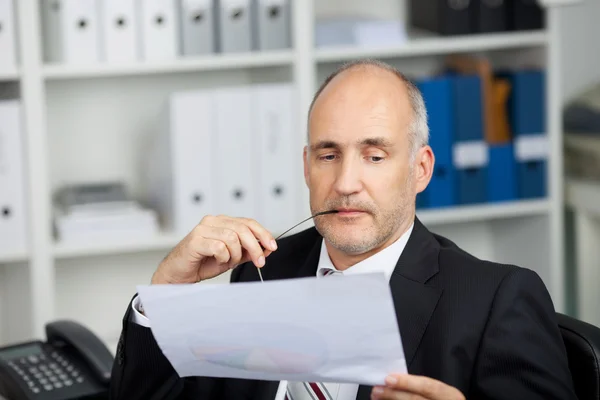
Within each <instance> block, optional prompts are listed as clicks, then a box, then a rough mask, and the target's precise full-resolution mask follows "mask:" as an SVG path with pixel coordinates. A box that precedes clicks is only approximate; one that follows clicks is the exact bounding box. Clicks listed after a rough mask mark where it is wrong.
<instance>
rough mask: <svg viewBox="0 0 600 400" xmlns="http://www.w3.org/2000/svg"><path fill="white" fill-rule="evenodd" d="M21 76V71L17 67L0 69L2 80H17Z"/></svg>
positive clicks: (0, 79)
mask: <svg viewBox="0 0 600 400" xmlns="http://www.w3.org/2000/svg"><path fill="white" fill-rule="evenodd" d="M19 78H20V73H19V71H18V70H17V69H16V68H11V69H0V82H6V81H16V80H18V79H19Z"/></svg>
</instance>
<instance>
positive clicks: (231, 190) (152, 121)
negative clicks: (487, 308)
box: [0, 0, 600, 351]
mask: <svg viewBox="0 0 600 400" xmlns="http://www.w3.org/2000/svg"><path fill="white" fill-rule="evenodd" d="M599 17H600V2H598V0H580V1H578V0H538V1H535V0H370V1H363V0H220V1H217V0H0V346H3V345H8V344H12V343H17V342H20V341H24V340H30V339H33V338H39V339H43V338H44V337H45V332H44V327H45V325H46V324H47V323H48V322H51V321H55V320H57V319H71V320H75V321H78V322H80V323H82V324H84V325H85V326H87V327H88V328H90V329H91V330H92V331H93V332H94V333H95V334H96V335H97V336H98V337H99V338H100V339H101V340H102V341H103V342H104V343H105V344H106V345H107V346H108V347H109V348H110V349H111V351H114V350H115V348H116V345H117V341H118V338H119V334H120V330H121V323H122V317H123V315H124V313H125V311H126V307H127V305H128V303H129V301H130V299H131V298H132V296H133V295H134V294H135V292H136V285H139V284H147V283H149V281H150V278H151V275H152V273H153V271H154V270H155V268H156V266H157V265H158V263H159V262H160V261H161V260H162V258H163V257H164V256H165V255H166V254H167V252H168V251H169V250H170V249H171V248H172V247H173V246H175V244H176V243H177V242H178V241H179V240H181V238H183V236H184V235H185V234H186V233H187V232H189V230H190V229H191V228H192V227H193V226H194V225H195V224H196V223H197V222H198V221H199V220H200V219H201V218H202V216H204V215H206V214H216V213H224V214H230V215H236V216H247V217H253V218H256V219H257V220H258V221H259V222H261V223H262V224H263V225H264V226H265V227H266V228H268V229H270V230H271V231H272V232H273V233H274V234H275V235H277V234H278V233H282V232H284V231H285V230H287V229H288V228H290V227H291V226H293V225H294V224H296V223H297V222H299V221H301V220H302V219H304V218H306V217H307V216H309V208H308V195H307V192H306V188H305V185H304V181H303V177H302V157H301V154H302V146H303V145H304V143H305V135H306V130H305V125H306V111H307V108H308V105H309V103H310V101H311V99H312V96H313V94H314V91H315V90H316V88H317V87H318V85H319V84H320V82H321V81H322V80H323V79H324V78H325V77H326V76H327V75H328V74H329V73H331V72H333V71H334V70H335V68H337V67H338V66H340V65H342V64H343V63H345V62H347V61H352V60H356V59H361V58H375V59H379V60H383V61H386V62H388V63H390V64H392V65H394V66H396V67H398V68H399V69H400V70H401V71H403V72H404V73H405V74H406V75H408V76H409V77H410V78H411V79H413V80H414V81H415V82H416V83H417V84H418V85H419V87H420V89H421V90H422V92H423V95H424V97H425V101H426V104H427V107H428V111H429V124H430V129H431V145H432V147H433V149H434V151H435V154H436V157H437V163H436V169H435V173H434V178H433V180H432V183H431V185H430V186H429V188H428V189H427V190H426V191H425V192H424V193H423V194H422V195H420V196H419V198H418V216H419V218H421V220H422V221H423V222H424V223H425V224H426V225H427V226H428V227H429V229H430V230H432V231H434V232H436V233H440V234H442V235H445V236H447V237H448V238H450V239H451V240H453V241H455V242H456V243H457V244H458V245H459V246H461V247H463V248H464V249H465V250H467V251H469V252H471V253H473V254H474V255H476V256H478V257H481V258H486V259H490V260H493V261H498V262H506V263H513V264H517V265H520V266H522V267H526V268H530V269H532V270H535V271H536V272H537V273H538V274H539V275H540V276H541V277H542V279H543V280H544V282H545V283H546V285H547V287H548V290H549V291H550V293H551V296H552V299H553V301H554V304H555V307H556V308H557V310H558V311H561V312H564V313H567V314H570V315H573V316H577V317H579V318H581V319H583V320H585V321H588V322H591V323H594V324H597V325H598V324H600V310H599V308H598V306H597V305H598V304H600V297H599V295H598V294H597V292H598V290H596V287H597V286H598V285H600V266H599V265H598V260H599V259H600V249H599V248H600V246H598V243H600V223H599V222H598V221H599V220H600V168H599V166H600V136H599V135H600V68H599V65H600V48H599V46H600V44H599V43H598V39H597V38H598V37H599V34H600V27H599V26H598V24H597V20H598V18H599ZM309 226H310V223H306V224H305V225H302V226H301V227H299V228H297V229H296V231H298V230H301V229H305V228H307V227H309ZM228 279H229V276H228V275H224V276H222V277H220V278H218V279H217V282H223V283H225V282H227V280H228Z"/></svg>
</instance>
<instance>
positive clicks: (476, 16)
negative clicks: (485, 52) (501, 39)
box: [472, 0, 509, 33]
mask: <svg viewBox="0 0 600 400" xmlns="http://www.w3.org/2000/svg"><path fill="white" fill-rule="evenodd" d="M472 1H473V27H474V32H479V33H485V32H503V31H507V30H508V28H509V26H508V6H507V2H508V0H472Z"/></svg>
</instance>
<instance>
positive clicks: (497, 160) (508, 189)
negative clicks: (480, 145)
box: [487, 142, 517, 203]
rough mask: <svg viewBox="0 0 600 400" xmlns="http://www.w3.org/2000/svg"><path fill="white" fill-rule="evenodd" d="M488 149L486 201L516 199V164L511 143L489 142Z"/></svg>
mask: <svg viewBox="0 0 600 400" xmlns="http://www.w3.org/2000/svg"><path fill="white" fill-rule="evenodd" d="M489 151H490V164H489V176H488V178H489V179H488V185H487V195H488V198H487V199H488V201H489V202H491V203H496V202H503V201H510V200H516V199H517V168H516V167H517V165H516V163H515V154H514V145H513V143H512V142H508V143H506V144H490V147H489Z"/></svg>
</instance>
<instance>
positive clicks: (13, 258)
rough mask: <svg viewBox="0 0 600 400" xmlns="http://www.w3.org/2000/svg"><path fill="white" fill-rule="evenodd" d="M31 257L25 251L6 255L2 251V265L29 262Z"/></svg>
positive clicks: (0, 255) (0, 260)
mask: <svg viewBox="0 0 600 400" xmlns="http://www.w3.org/2000/svg"><path fill="white" fill-rule="evenodd" d="M28 258H29V256H28V255H27V252H25V251H16V252H10V253H4V252H1V251H0V265H2V264H14V263H22V262H27V260H28Z"/></svg>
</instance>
